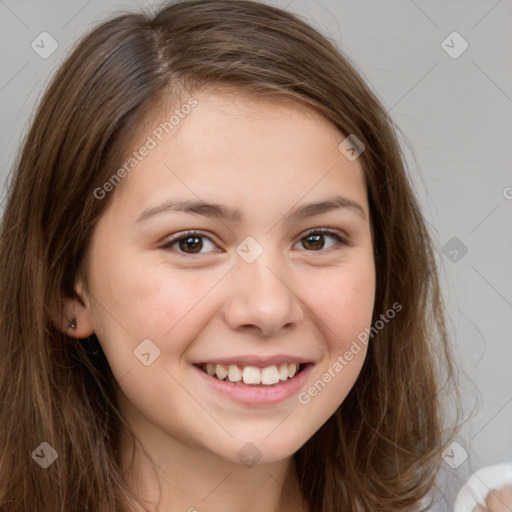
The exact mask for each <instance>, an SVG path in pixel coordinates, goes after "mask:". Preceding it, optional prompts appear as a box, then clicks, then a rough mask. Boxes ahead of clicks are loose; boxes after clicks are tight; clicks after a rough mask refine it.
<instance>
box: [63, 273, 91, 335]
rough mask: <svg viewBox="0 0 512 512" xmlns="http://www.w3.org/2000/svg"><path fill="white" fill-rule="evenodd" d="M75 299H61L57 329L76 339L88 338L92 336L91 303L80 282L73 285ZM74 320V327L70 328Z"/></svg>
mask: <svg viewBox="0 0 512 512" xmlns="http://www.w3.org/2000/svg"><path fill="white" fill-rule="evenodd" d="M75 292H76V297H73V298H70V297H66V298H64V299H61V301H60V307H59V308H58V311H57V314H56V318H57V319H58V320H57V325H58V328H59V329H60V330H61V331H62V332H63V333H64V334H67V335H68V336H71V337H72V338H77V339H83V338H88V337H89V336H91V335H92V334H94V326H93V322H92V315H91V303H90V300H89V298H88V296H87V294H86V292H85V290H84V287H83V283H82V280H81V279H80V280H79V281H78V282H77V284H76V285H75ZM73 319H74V320H75V322H74V323H75V325H76V327H70V325H69V324H70V322H71V321H72V320H73Z"/></svg>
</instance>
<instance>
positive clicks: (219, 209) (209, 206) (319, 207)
mask: <svg viewBox="0 0 512 512" xmlns="http://www.w3.org/2000/svg"><path fill="white" fill-rule="evenodd" d="M338 209H344V210H348V211H351V212H353V213H355V214H357V215H358V216H359V217H361V218H362V219H364V220H366V214H365V212H364V209H363V207H362V206H361V205H360V204H359V203H357V202H355V201H353V200H352V199H349V198H348V197H343V196H339V195H337V196H334V197H332V198H329V199H326V200H324V201H317V202H312V203H306V204H302V205H300V206H297V207H295V208H292V209H291V210H290V211H289V212H288V213H287V214H286V215H285V216H284V218H285V220H301V219H307V218H308V217H312V216H314V215H320V214H322V213H326V212H329V211H332V210H338ZM163 212H184V213H189V214H192V215H202V216H204V217H211V218H214V219H219V220H225V221H230V222H233V223H240V222H242V220H243V214H242V212H241V210H240V209H239V208H228V207H226V206H224V205H222V204H218V203H212V202H208V201H201V200H187V201H178V200H171V201H167V202H165V203H163V204H161V205H159V206H155V207H153V208H148V209H146V210H144V211H143V212H142V213H141V214H140V215H139V216H138V217H137V219H136V220H135V222H142V221H145V220H147V219H149V218H150V217H153V216H154V215H157V214H159V213H163Z"/></svg>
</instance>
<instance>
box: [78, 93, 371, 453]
mask: <svg viewBox="0 0 512 512" xmlns="http://www.w3.org/2000/svg"><path fill="white" fill-rule="evenodd" d="M194 98H195V99H196V101H197V104H196V105H195V106H194V107H193V108H191V109H183V110H182V112H185V111H186V112H189V113H188V114H187V115H183V116H182V117H180V120H179V125H176V127H175V129H174V130H173V131H172V132H170V133H169V134H166V133H165V132H164V136H163V137H162V140H161V141H159V140H158V138H157V137H156V136H155V132H154V131H153V129H154V128H155V127H158V125H159V124H160V123H161V122H162V121H163V120H164V119H168V118H169V116H165V115H162V112H159V113H158V114H157V115H155V117H154V119H153V122H152V123H149V126H150V128H149V129H148V131H147V132H144V133H142V134H141V137H140V143H138V144H137V145H136V148H140V147H141V146H142V144H143V143H144V142H145V141H147V140H148V136H149V137H151V138H152V139H153V140H154V141H156V146H155V147H152V149H150V150H149V151H148V152H147V154H146V155H145V156H143V157H141V159H140V161H138V163H137V165H136V166H134V167H133V169H132V170H131V171H130V173H129V174H128V175H127V176H126V177H124V178H123V180H122V182H121V183H120V184H119V185H118V186H117V187H116V189H115V190H113V191H110V192H109V193H111V194H114V196H113V197H111V198H110V199H111V201H110V203H109V206H108V208H107V209H106V211H105V213H104V214H103V216H102V217H101V219H100V220H99V222H98V224H97V226H96V229H95V231H94V235H93V238H92V241H91V247H90V259H89V262H88V263H89V264H88V281H89V283H88V284H89V286H88V289H87V290H84V288H83V286H82V284H81V283H79V286H78V290H79V291H80V293H82V295H83V296H84V297H85V304H86V307H85V308H83V309H81V310H80V311H79V313H78V324H79V328H80V326H83V327H82V328H84V329H85V328H86V326H88V327H89V328H90V330H91V331H93V332H94V333H95V334H96V336H97V337H98V339H99V341H100V343H101V346H102V348H103V350H104V352H105V355H106V357H107V359H108V362H109V364H110V366H111V368H112V371H113V373H114V376H115V378H116V380H117V382H118V385H119V397H118V398H119V402H120V406H121V408H122V410H123V414H124V415H125V416H126V418H127V420H128V421H129V422H131V423H132V425H134V426H135V425H136V427H135V428H137V429H139V431H152V432H153V433H157V436H158V437H159V439H160V440H166V439H167V440H172V441H173V443H175V444H176V443H178V444H179V445H181V446H186V447H188V448H193V449H194V450H199V451H201V452H202V453H205V454H208V455H209V456H215V457H218V458H222V459H223V460H225V461H233V462H236V463H240V462H244V460H247V457H249V458H250V457H253V459H254V460H255V459H259V461H260V462H271V461H276V460H281V459H283V458H286V457H288V456H290V455H292V454H293V453H294V452H295V451H297V450H298V449H299V448H300V447H301V446H302V445H303V444H304V443H305V442H306V441H307V440H308V439H309V438H310V437H311V436H312V435H313V434H314V433H315V432H316V431H317V430H318V429H319V428H320V427H321V426H322V424H323V423H325V422H326V421H327V419H328V418H329V417H330V416H331V415H332V414H333V413H334V411H335V410H336V409H337V408H338V407H339V405H340V404H341V403H342V402H343V400H344V399H345V397H346V395H347V394H348V392H349V391H350V389H351V388H352V386H353V385H354V383H355V381H356V379H357V376H358V374H359V372H360V369H361V366H362V364H363V361H364V357H365V355H366V346H365V345H364V344H362V343H358V345H357V346H358V349H356V348H355V345H354V343H353V342H354V340H357V336H358V335H359V334H360V333H361V332H364V330H365V328H368V327H369V326H370V322H371V317H372V310H373V304H374V294H375V269H374V260H373V250H372V237H371V228H370V215H369V208H368V201H367V192H366V186H365V182H364V177H363V170H362V167H361V165H360V163H359V160H358V159H356V160H354V161H349V160H348V159H347V158H346V157H345V156H344V155H343V154H342V153H341V152H340V150H339V149H338V146H339V144H340V142H342V141H343V139H344V138H345V136H344V135H343V134H342V133H341V132H339V131H338V130H337V129H335V128H334V127H333V126H332V125H331V124H330V123H328V122H327V121H326V120H324V119H323V118H321V117H319V116H318V115H317V114H316V113H315V112H313V111H312V110H310V109H308V108H307V107H304V106H301V105H299V104H296V103H292V102H282V101H281V102H278V103H270V102H267V101H263V100H259V99H242V98H240V97H235V96H234V95H230V94H227V93H215V94H214V93H206V92H203V93H198V94H195V95H194ZM185 102H186V100H185ZM185 102H184V103H185ZM174 108H176V107H175V106H174ZM158 133H159V132H158ZM149 145H150V146H152V144H149ZM136 148H134V149H136ZM141 153H142V152H141ZM144 153H146V152H145V151H144ZM139 156H140V155H139ZM98 200H101V199H98ZM103 200H105V199H103ZM184 202H185V203H186V204H183V203H184ZM195 203H198V204H195ZM199 203H208V204H209V206H208V205H206V204H199ZM317 203H318V204H317ZM321 203H322V204H323V203H325V204H323V205H322V204H321ZM327 203H329V204H327ZM212 204H215V205H217V206H212ZM315 204H316V206H315ZM180 205H181V206H180ZM308 205H309V206H308ZM322 230H323V231H322ZM190 232H192V233H190ZM85 334H86V333H84V335H85ZM349 352H350V353H351V354H352V357H350V356H349V355H348V353H349ZM342 361H343V362H342ZM299 363H300V366H297V367H296V365H298V364H299ZM296 369H298V370H300V371H298V373H295V372H296ZM213 371H215V372H216V373H215V374H214V375H210V374H209V373H212V372H213ZM226 372H227V373H228V376H227V377H225V374H226ZM221 377H222V378H225V379H226V380H225V381H221V380H220V378H221ZM240 379H241V380H240ZM261 379H263V383H261V382H260V384H258V383H257V382H258V381H261ZM230 380H232V381H234V382H231V381H230ZM237 381H238V382H237ZM276 381H277V382H276ZM236 382H237V383H236Z"/></svg>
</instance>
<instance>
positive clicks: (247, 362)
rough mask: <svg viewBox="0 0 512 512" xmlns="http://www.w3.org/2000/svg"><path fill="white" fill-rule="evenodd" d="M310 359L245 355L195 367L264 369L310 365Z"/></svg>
mask: <svg viewBox="0 0 512 512" xmlns="http://www.w3.org/2000/svg"><path fill="white" fill-rule="evenodd" d="M310 362H311V360H310V359H306V358H304V357H300V356H292V355H286V354H276V355H274V356H260V355H245V356H242V355H240V356H231V357H216V358H215V359H205V360H202V361H198V362H196V363H193V364H196V365H200V364H208V363H210V364H223V365H226V366H229V365H230V364H236V365H240V366H259V367H261V368H265V367H267V366H272V365H279V364H283V363H301V364H306V363H310Z"/></svg>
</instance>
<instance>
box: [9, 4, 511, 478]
mask: <svg viewBox="0 0 512 512" xmlns="http://www.w3.org/2000/svg"><path fill="white" fill-rule="evenodd" d="M269 3H273V4H274V5H278V6H280V7H283V8H284V7H286V8H287V9H289V10H291V11H293V12H296V13H299V14H301V15H302V16H304V17H306V18H307V19H308V20H309V21H310V22H311V23H312V24H313V25H314V26H316V27H317V28H318V29H320V31H322V32H323V33H324V34H325V35H327V36H328V37H330V38H331V39H333V40H335V41H336V42H337V44H338V45H341V48H342V49H343V50H344V51H345V53H346V54H347V55H348V56H349V57H350V58H351V59H352V60H353V61H354V62H355V63H356V65H357V67H358V70H359V71H360V72H361V73H362V75H363V77H364V78H365V79H366V80H367V81H368V82H369V84H370V86H371V87H372V89H373V90H374V91H375V93H376V94H377V96H378V97H379V98H380V99H381V101H382V102H383V104H384V105H385V106H386V108H387V109H388V110H389V111H390V112H391V114H392V116H393V117H394V119H395V120H396V122H397V123H398V125H399V126H400V128H401V130H402V132H403V135H404V137H405V138H402V140H403V143H404V151H405V153H406V157H407V160H408V162H409V164H410V167H411V173H412V176H413V180H414V183H415V186H416V190H417V193H418V195H419V197H420V200H421V202H422V205H423V207H424V212H425V215H426V217H427V219H428V221H429V223H430V225H431V228H432V233H433V235H434V237H435V241H436V244H437V254H438V261H439V263H440V266H441V270H442V274H443V287H444V291H445V296H446V301H447V305H448V314H449V320H450V326H451V327H450V329H451V334H452V337H453V339H454V342H455V344H456V347H457V353H458V357H459V360H460V362H461V364H462V365H463V368H464V369H465V373H466V376H467V377H466V378H465V379H464V382H463V384H464V389H465V397H466V400H465V404H464V405H465V407H466V409H467V410H468V411H470V410H472V408H474V407H477V409H476V411H475V413H474V414H473V416H472V419H471V420H470V421H469V422H468V423H467V425H466V427H465V428H464V429H463V430H462V432H461V436H460V438H459V440H458V442H459V444H460V446H456V447H454V450H455V451H454V452H453V454H450V455H453V457H452V460H453V458H454V457H455V459H458V462H457V464H459V465H458V467H456V468H452V467H449V465H448V464H447V465H446V469H447V471H452V472H454V474H455V473H457V472H458V474H460V475H462V474H467V472H468V471H475V470H476V469H478V468H480V467H482V466H486V465H491V464H497V463H500V462H505V461H512V428H511V427H512V372H511V364H510V362H511V360H512V343H511V341H512V340H511V337H512V336H511V323H512V322H511V320H512V273H511V270H510V262H511V260H512V258H511V256H512V230H511V227H512V226H511V225H512V223H511V220H512V168H511V162H512V122H511V116H512V1H511V0H499V1H496V0H472V1H469V0H460V1H446V0H430V1H427V0H415V1H412V0H392V1H382V0H371V1H370V0H364V1H356V0H321V1H315V0H313V1H311V0H309V1H306V0H294V1H292V2H290V0H286V1H282V2H279V1H272V2H270V1H269ZM152 5H153V6H155V5H157V2H137V1H131V2H124V3H121V2H119V1H115V0H108V1H99V0H89V1H87V0H73V1H67V2H65V1H63V0H60V1H56V0H47V1H44V2H41V1H35V0H22V1H16V0H3V1H2V0H0V29H1V30H0V37H1V47H0V59H1V70H2V73H1V78H0V108H1V112H2V116H1V121H0V122H1V132H0V144H1V149H2V151H1V168H0V169H1V170H0V172H1V176H0V178H1V181H2V183H4V182H5V180H6V178H7V176H8V173H9V171H10V168H11V165H12V162H13V160H14V156H15V153H16V150H17V147H18V144H19V142H20V137H21V135H22V134H23V133H24V131H25V130H26V128H27V123H28V122H29V120H30V118H31V116H32V114H33V110H34V105H35V104H36V103H37V100H38V99H39V98H40V96H41V93H42V90H43V88H44V87H45V85H46V84H47V83H48V79H49V77H50V75H51V74H52V73H53V72H54V70H55V69H56V67H57V66H58V65H59V63H60V62H62V60H63V58H64V56H65V54H66V53H67V51H68V50H69V48H70V46H71V45H72V44H73V43H74V42H75V41H76V40H77V38H78V37H79V36H81V35H82V34H83V33H85V32H86V31H88V30H89V29H90V28H92V26H93V25H94V24H96V23H97V22H99V21H101V20H104V19H106V18H107V17H108V16H110V15H111V14H113V13H117V12H118V11H120V10H123V9H130V8H132V7H135V6H138V7H141V6H146V8H147V9H150V8H151V6H152ZM43 31H46V32H48V33H49V34H50V35H51V36H52V37H53V38H54V39H55V40H56V41H57V42H58V45H59V46H58V48H57V49H56V51H55V52H54V53H52V54H51V55H50V56H49V57H48V58H46V59H43V58H41V57H40V56H39V55H38V54H37V53H36V52H35V51H34V50H33V49H32V47H31V43H32V41H34V40H35V39H36V38H37V37H38V36H39V34H41V32H43ZM454 31H456V32H458V33H459V34H460V35H461V36H462V37H463V38H464V40H466V41H467V43H468V45H469V46H468V48H467V50H466V51H464V52H463V53H462V54H461V55H460V56H458V57H457V58H453V57H452V56H450V55H449V54H448V53H447V52H446V51H445V49H448V50H449V51H451V52H452V53H453V52H457V51H458V50H459V49H461V48H462V46H461V41H460V40H457V37H455V39H454V38H453V36H451V37H449V38H448V39H447V40H446V42H445V43H444V44H442V42H443V41H444V40H445V39H446V38H447V36H449V34H451V33H452V32H454ZM446 45H449V46H451V47H452V48H451V49H450V48H447V46H446ZM444 48H445V49H444ZM2 200H3V196H2ZM2 211H3V210H2ZM466 250H467V252H465V251H466ZM462 447H464V448H462ZM464 449H465V450H467V453H468V458H467V459H466V460H465V461H464V462H462V463H461V460H462V459H464V458H465V452H464V451H463V450H464Z"/></svg>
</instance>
